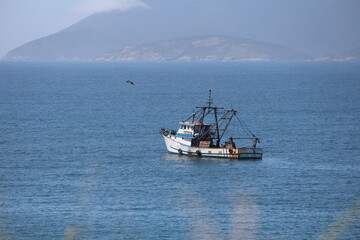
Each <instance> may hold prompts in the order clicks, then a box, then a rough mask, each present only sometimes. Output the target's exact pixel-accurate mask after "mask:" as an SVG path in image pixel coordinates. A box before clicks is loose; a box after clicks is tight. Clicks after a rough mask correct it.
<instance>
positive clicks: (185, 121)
mask: <svg viewBox="0 0 360 240" xmlns="http://www.w3.org/2000/svg"><path fill="white" fill-rule="evenodd" d="M201 110H202V109H200V110H198V111H197V112H196V113H195V116H196V114H198V113H199V112H200V111H201ZM192 117H193V115H192V114H191V116H190V117H188V118H187V119H186V120H185V121H184V122H187V121H188V120H189V119H190V118H192Z"/></svg>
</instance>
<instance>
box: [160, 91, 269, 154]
mask: <svg viewBox="0 0 360 240" xmlns="http://www.w3.org/2000/svg"><path fill="white" fill-rule="evenodd" d="M196 108H197V109H198V110H197V111H196V112H194V111H193V113H192V114H191V116H190V117H189V118H187V119H186V120H184V121H181V122H180V127H179V129H178V130H177V131H175V130H167V129H164V128H161V129H160V133H161V134H162V136H163V138H164V140H165V145H166V148H167V150H168V152H170V153H175V154H181V155H188V156H198V157H217V158H229V159H262V155H263V151H262V149H261V148H258V147H257V144H258V143H259V142H260V139H259V138H258V137H257V136H255V134H253V133H252V132H251V131H250V129H249V128H248V127H247V126H246V124H245V122H244V121H243V120H242V119H241V118H240V116H238V114H237V111H236V110H234V109H224V108H223V107H215V106H213V99H212V92H211V90H209V96H208V99H207V101H206V104H205V106H202V107H196ZM240 127H241V130H242V131H237V130H239V128H240ZM237 132H241V133H242V134H244V136H235V135H234V134H235V133H237ZM225 137H226V138H225ZM224 138H225V139H226V141H224V142H223V141H222V140H223V139H224ZM235 141H241V142H244V141H246V142H247V143H245V144H247V145H245V146H241V147H237V144H238V143H235ZM242 144H244V143H242ZM249 145H250V146H249Z"/></svg>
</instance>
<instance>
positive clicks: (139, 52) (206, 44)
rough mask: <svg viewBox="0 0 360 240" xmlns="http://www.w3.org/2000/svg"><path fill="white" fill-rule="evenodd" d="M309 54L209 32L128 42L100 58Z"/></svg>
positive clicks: (295, 57)
mask: <svg viewBox="0 0 360 240" xmlns="http://www.w3.org/2000/svg"><path fill="white" fill-rule="evenodd" d="M307 59H309V57H308V56H307V55H305V54H302V53H299V52H297V51H294V50H292V49H290V48H286V47H283V46H280V45H276V44H268V43H262V42H257V41H253V40H249V39H244V38H237V37H228V36H221V35H205V36H196V37H186V38H176V39H171V40H166V41H156V42H151V43H145V44H138V45H126V46H122V47H120V48H118V49H114V50H111V51H108V52H106V53H105V54H102V55H100V56H98V57H96V58H95V59H94V60H97V61H155V62H159V61H193V62H199V61H200V62H206V61H217V62H236V61H286V60H290V61H293V60H307Z"/></svg>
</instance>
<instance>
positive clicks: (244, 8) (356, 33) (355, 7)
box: [0, 0, 360, 57]
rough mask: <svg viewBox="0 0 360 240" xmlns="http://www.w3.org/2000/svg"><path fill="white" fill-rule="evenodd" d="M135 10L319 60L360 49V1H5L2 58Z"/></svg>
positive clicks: (0, 20)
mask: <svg viewBox="0 0 360 240" xmlns="http://www.w3.org/2000/svg"><path fill="white" fill-rule="evenodd" d="M133 8H144V9H147V10H148V11H151V10H152V9H156V10H160V12H162V13H164V16H166V14H171V15H172V16H177V17H178V18H179V19H180V18H186V16H187V15H189V14H191V15H198V16H199V21H201V19H202V17H203V16H206V17H209V16H214V18H217V19H219V21H218V22H219V24H223V23H226V22H233V23H234V24H223V25H222V26H216V29H219V27H220V28H224V29H225V30H226V31H225V32H229V33H231V32H232V31H237V33H236V34H234V35H238V36H242V37H245V38H250V39H254V40H259V41H265V42H271V43H278V44H283V45H286V46H289V47H292V48H294V49H297V50H300V51H304V52H305V53H308V54H310V55H313V56H319V55H323V54H327V53H336V52H339V51H344V50H347V49H351V48H354V47H358V46H360V0H0V56H1V57H2V56H4V55H5V54H6V53H7V52H8V51H10V50H12V49H13V48H15V47H18V46H19V45H21V44H23V43H26V42H28V41H31V40H34V39H37V38H40V37H43V36H46V35H49V34H52V33H55V32H57V31H60V30H62V29H64V28H66V27H68V26H70V25H71V24H73V23H75V22H77V21H79V20H81V19H83V18H84V17H86V16H88V15H90V14H92V13H95V12H100V11H106V10H111V9H121V10H123V11H131V10H132V9H133ZM164 20H166V19H164ZM212 24H214V25H216V23H212ZM235 26H236V29H235ZM214 27H215V26H214ZM204 28H208V29H209V32H211V28H212V26H209V25H207V24H206V23H204Z"/></svg>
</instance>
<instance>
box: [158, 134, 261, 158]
mask: <svg viewBox="0 0 360 240" xmlns="http://www.w3.org/2000/svg"><path fill="white" fill-rule="evenodd" d="M163 137H164V140H165V144H166V148H167V150H168V151H169V152H170V153H176V154H183V155H189V156H199V157H217V158H232V159H262V155H263V151H262V149H261V148H249V147H242V148H234V149H228V148H221V147H220V148H201V147H192V146H191V145H190V143H191V142H190V141H187V140H185V139H184V138H181V137H176V136H174V135H167V136H165V135H163Z"/></svg>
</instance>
